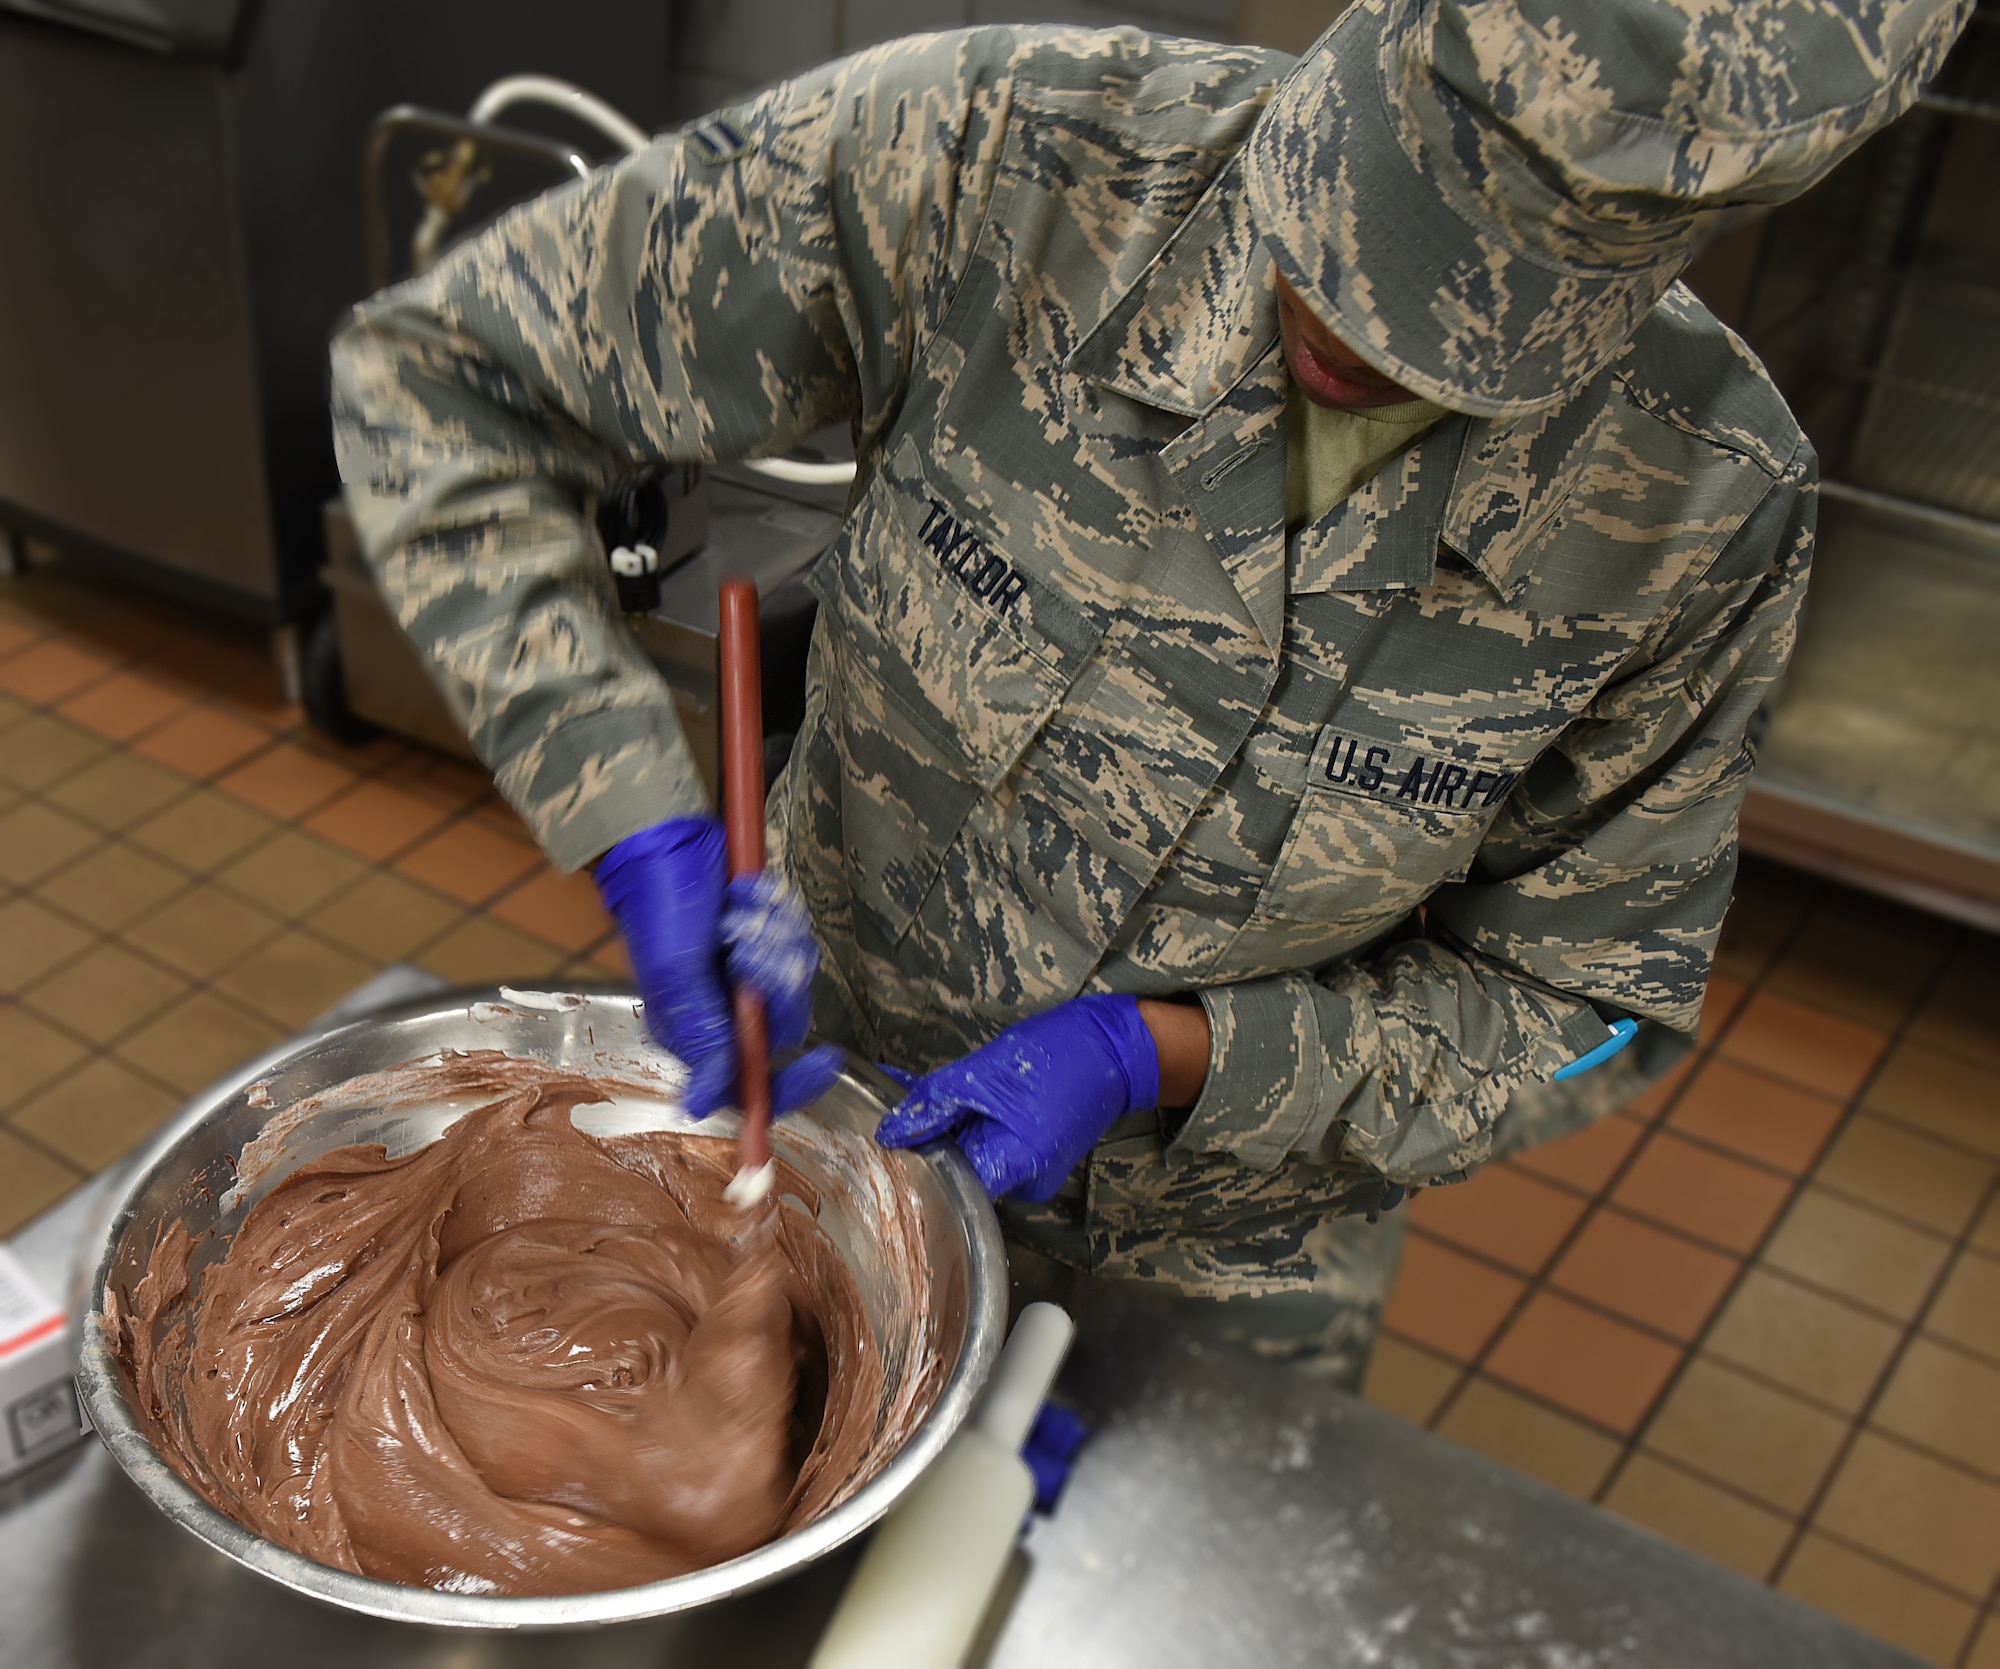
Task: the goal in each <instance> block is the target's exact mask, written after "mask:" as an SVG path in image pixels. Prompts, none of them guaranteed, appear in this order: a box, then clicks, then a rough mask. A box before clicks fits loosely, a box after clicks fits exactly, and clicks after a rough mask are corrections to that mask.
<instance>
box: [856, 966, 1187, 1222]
mask: <svg viewBox="0 0 2000 1669" xmlns="http://www.w3.org/2000/svg"><path fill="white" fill-rule="evenodd" d="M1159 1098H1160V1059H1159V1051H1158V1049H1157V1048H1156V1047H1155V1045H1154V1042H1153V1034H1152V1032H1151V1031H1150V1030H1149V1029H1148V1027H1147V1025H1146V1022H1145V1021H1144V1020H1143V1019H1142V1018H1141V1017H1140V1014H1139V1004H1138V1000H1137V999H1136V998H1133V997H1124V996H1099V995H1092V996H1087V997H1076V998H1073V999H1071V1000H1070V1001H1069V1002H1066V1003H1062V1004H1060V1005H1059V1006H1057V1007H1055V1008H1052V1009H1049V1010H1047V1011H1046V1012H1044V1013H1041V1014H1036V1015H1031V1016H1030V1017H1029V1018H1028V1019H1026V1020H1023V1021H1021V1022H1020V1023H1019V1024H1017V1025H1013V1026H1009V1027H1008V1028H1007V1029H1006V1030H1005V1031H1004V1032H1002V1033H1001V1034H1000V1035H999V1036H998V1037H996V1038H995V1039H994V1040H993V1041H992V1042H991V1043H988V1044H987V1045H986V1046H985V1047H984V1048H980V1049H975V1050H973V1052H972V1053H971V1054H969V1055H966V1056H964V1057H963V1058H962V1059H960V1060H955V1061H953V1062H952V1063H951V1064H950V1065H949V1066H942V1067H939V1068H938V1070H937V1071H935V1072H933V1073H931V1074H930V1075H929V1076H928V1077H924V1078H919V1079H918V1080H917V1081H916V1083H915V1085H914V1086H913V1087H912V1088H911V1090H910V1093H909V1094H908V1095H906V1096H905V1097H904V1098H903V1100H902V1101H901V1102H900V1103H899V1104H898V1105H897V1107H896V1109H895V1110H894V1111H893V1112H891V1113H890V1114H889V1115H888V1116H887V1117H886V1118H884V1119H883V1120H882V1122H881V1124H880V1125H879V1126H878V1127H877V1129H876V1131H875V1139H876V1140H877V1141H879V1142H880V1143H881V1144H882V1145H883V1146H884V1147H915V1146H916V1145H917V1144H918V1143H920V1142H928V1141H931V1140H933V1139H934V1138H936V1137H939V1136H944V1135H949V1136H951V1137H952V1138H953V1139H954V1140H956V1141H957V1143H958V1146H959V1151H960V1152H962V1153H963V1154H964V1155H965V1157H966V1160H967V1162H968V1163H969V1164H970V1165H971V1166H972V1169H973V1172H974V1174H975V1175H976V1176H978V1178H979V1183H980V1186H981V1187H983V1188H984V1189H985V1190H986V1192H987V1194H988V1195H989V1196H990V1197H991V1198H993V1199H996V1200H997V1199H998V1198H999V1197H1000V1196H1001V1195H1002V1194H1019V1195H1020V1196H1021V1197H1022V1198H1023V1199H1028V1200H1046V1199H1048V1198H1050V1197H1051V1196H1052V1195H1053V1194H1054V1193H1055V1191H1056V1190H1057V1189H1058V1188H1060V1187H1061V1186H1062V1182H1063V1178H1064V1177H1066V1176H1068V1175H1069V1173H1070V1172H1071V1171H1072V1170H1074V1169H1075V1168H1076V1165H1077V1162H1078V1161H1079V1160H1081V1159H1082V1158H1083V1156H1084V1155H1085V1154H1086V1153H1088V1152H1089V1151H1090V1150H1091V1148H1093V1147H1094V1146H1096V1145H1097V1141H1098V1139H1099V1138H1100V1137H1101V1136H1102V1135H1103V1134H1104V1132H1105V1131H1106V1130H1108V1129H1110V1128H1111V1126H1112V1125H1113V1124H1115V1123H1116V1122H1117V1121H1118V1120H1119V1119H1121V1118H1123V1117H1124V1116H1125V1115H1126V1114H1127V1113H1132V1112H1138V1111H1139V1110H1141V1109H1142V1108H1146V1107H1152V1106H1157V1105H1158V1104H1159Z"/></svg>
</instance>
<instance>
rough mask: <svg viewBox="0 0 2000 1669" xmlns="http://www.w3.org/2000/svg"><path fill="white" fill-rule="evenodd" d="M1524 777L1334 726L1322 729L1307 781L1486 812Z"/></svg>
mask: <svg viewBox="0 0 2000 1669" xmlns="http://www.w3.org/2000/svg"><path fill="white" fill-rule="evenodd" d="M1519 776H1520V772H1519V771H1517V770H1514V769H1511V768H1510V767H1508V766H1505V765H1501V764H1498V763H1492V764H1483V763H1481V762H1479V761H1477V760H1465V759H1446V758H1442V757H1440V756H1438V755H1437V754H1432V753H1425V752H1424V751H1422V750H1421V749H1419V748H1412V747H1406V746H1404V745H1402V744H1401V743H1396V742H1385V741H1381V740H1379V739H1377V738H1374V737H1369V736H1357V735H1355V734H1354V733H1353V732H1352V731H1351V730H1346V729H1343V728H1341V727H1340V726H1338V725H1331V724H1330V725H1328V726H1326V727H1325V728H1324V729H1323V730H1321V731H1320V733H1319V741H1318V743H1317V745H1316V746H1315V747H1314V748H1313V761H1312V773H1311V775H1310V777H1309V778H1308V779H1307V780H1308V782H1309V783H1310V785H1311V786H1312V787H1314V788H1318V789H1324V790H1327V791H1330V792H1332V793H1336V794H1353V795H1357V796H1359V797H1361V798H1364V799H1371V800H1385V801H1389V802H1391V803H1393V804H1400V805H1413V806H1428V807H1430V808H1431V809H1432V810H1434V811H1482V810H1484V809H1486V808H1487V807H1489V806H1497V805H1498V804H1499V803H1500V802H1501V801H1502V800H1503V799H1505V798H1506V797H1507V791H1508V790H1509V789H1510V788H1512V787H1513V786H1514V783H1515V781H1516V779H1517V778H1518V777H1519Z"/></svg>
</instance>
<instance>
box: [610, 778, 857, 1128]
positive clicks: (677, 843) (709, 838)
mask: <svg viewBox="0 0 2000 1669" xmlns="http://www.w3.org/2000/svg"><path fill="white" fill-rule="evenodd" d="M724 851H725V842H724V839H723V833H722V825H721V824H720V823H719V822H717V821H716V820H715V819H714V818H713V817H675V818H670V819H669V820H668V821H666V822H664V823H655V824H654V825H653V826H652V827H651V828H650V829H641V830H640V831H639V832H638V833H637V834H635V835H628V836H626V837H625V839H623V840H621V841H619V843H618V844H617V845H616V846H614V847H612V848H611V850H610V851H608V852H606V853H605V854H604V856H603V858H602V859H601V860H600V861H599V863H598V865H597V890H598V892H599V893H601V894H602V895H603V898H604V903H605V907H606V908H607V909H609V910H610V912H611V914H612V916H613V917H614V918H615V919H616V920H617V922H618V931H619V932H621V933H622V934H624V936H625V948H626V949H627V950H629V951H630V952H631V953H632V971H633V973H634V975H636V976H637V978H638V981H639V995H640V996H641V997H642V998H644V999H645V1004H646V1028H647V1030H648V1031H650V1032H651V1033H652V1034H653V1038H654V1040H655V1041H656V1042H658V1043H659V1044H660V1045H661V1047H662V1048H665V1049H669V1050H671V1051H672V1052H673V1053H674V1054H675V1055H677V1056H678V1057H679V1058H680V1061H681V1064H682V1065H684V1066H685V1067H686V1068H687V1069H688V1085H687V1110H688V1112H690V1113H691V1114H693V1115H694V1116H695V1117H696V1118H705V1117H706V1116H707V1115H708V1114H710V1113H712V1112H714V1111H715V1110H716V1108H718V1107H722V1106H726V1105H727V1104H728V1103H729V1101H730V1100H731V1098H732V1097H733V1095H734V1092H735V1088H736V1021H735V1017H734V1015H733V1013H732V1012H731V1007H730V997H729V987H730V986H735V985H748V986H749V987H750V988H751V989H752V990H754V991H755V992H756V993H757V994H758V995H759V996H760V997H762V998H763V999H764V1013H765V1017H766V1020H767V1022H768V1024H769V1028H770V1037H771V1053H772V1054H773V1056H776V1055H777V1054H779V1053H780V1052H781V1051H783V1050H787V1049H796V1048H797V1047H798V1046H799V1045H800V1044H801V1043H803V1042H805V1038H806V1028H807V1027H808V1026H809V1025H811V1023H812V983H813V975H814V974H816V973H817V972H818V971H819V946H818V945H817V944H815V943H814V941H813V935H812V918H811V917H810V916H808V915H807V914H806V909H805V906H804V905H803V904H802V903H800V902H799V899H798V897H797V895H795V894H794V893H792V892H791V891H790V889H788V888H787V887H785V886H784V884H783V883H782V882H780V881H779V880H778V879H777V878H776V877H775V876H773V875H771V874H769V873H768V872H767V873H764V874H760V875H746V876H742V877H740V878H739V879H737V880H734V881H730V882H728V883H726V884H725V882H724V880H723V869H724V864H723V858H724ZM725 977H726V979H727V981H728V984H727V985H725V983H724V980H725ZM839 1073H840V1051H839V1050H838V1049H834V1048H819V1049H808V1050H807V1051H806V1052H805V1053H804V1054H802V1055H800V1056H799V1058H798V1059H797V1060H795V1061H792V1062H790V1063H789V1064H787V1065H785V1066H783V1067H781V1068H779V1069H778V1070H777V1071H774V1072H773V1073H772V1074H771V1110H772V1112H774V1113H786V1112H790V1111H791V1110H792V1109H793V1108H794V1107H803V1106H805V1105H806V1104H807V1103H808V1102H810V1101H816V1100H818V1099H819V1097H820V1096H822V1095H824V1094H825V1093H826V1091H827V1089H828V1088H829V1087H830V1086H831V1085H832V1083H833V1080H834V1079H835V1078H836V1077H838V1076H839Z"/></svg>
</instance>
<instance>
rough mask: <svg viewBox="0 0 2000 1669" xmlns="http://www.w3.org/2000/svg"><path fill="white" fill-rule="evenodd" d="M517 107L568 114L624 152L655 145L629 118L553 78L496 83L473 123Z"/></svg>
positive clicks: (478, 107)
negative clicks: (537, 107) (538, 106)
mask: <svg viewBox="0 0 2000 1669" xmlns="http://www.w3.org/2000/svg"><path fill="white" fill-rule="evenodd" d="M515 104H546V105H548V106H549V107H550V108H551V109H554V110H563V111H567V112H568V113H569V114H570V115H572V116H574V117H576V119H577V120H578V121H580V122H585V123H587V124H589V125H590V126H591V127H594V128H596V129H597V131H598V132H599V133H601V134H603V135H604V137H605V138H607V139H609V140H610V141H611V142H612V144H614V145H616V146H617V147H618V148H619V149H620V150H625V151H643V150H644V149H645V148H646V147H647V146H648V145H650V144H651V143H652V142H653V138H652V135H651V134H649V133H647V132H646V130H645V129H644V128H642V127H640V126H639V125H638V124H637V123H636V122H634V121H632V120H631V119H630V118H628V117H626V116H622V115H620V114H619V113H618V112H617V111H616V110H614V109H612V108H611V106H610V105H608V104H606V103H605V102H604V100H602V99H601V98H599V97H597V96H596V94H594V93H586V92H585V91H584V90H583V89H582V88H581V87H578V86H575V85H573V84H572V83H570V82H567V81H559V80H557V79H556V77H554V76H553V75H510V76H507V77H505V78H504V79H503V80H500V81H496V82H494V83H493V85H492V86H490V87H488V88H487V89H486V91H485V92H483V93H481V94H480V95H479V99H478V102H477V103H475V104H474V105H473V107H472V111H471V115H470V119H471V120H472V121H475V122H490V121H492V120H493V119H494V117H496V116H498V115H499V114H500V112H501V111H503V110H505V109H507V108H508V107H509V106H510V105H515Z"/></svg>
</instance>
